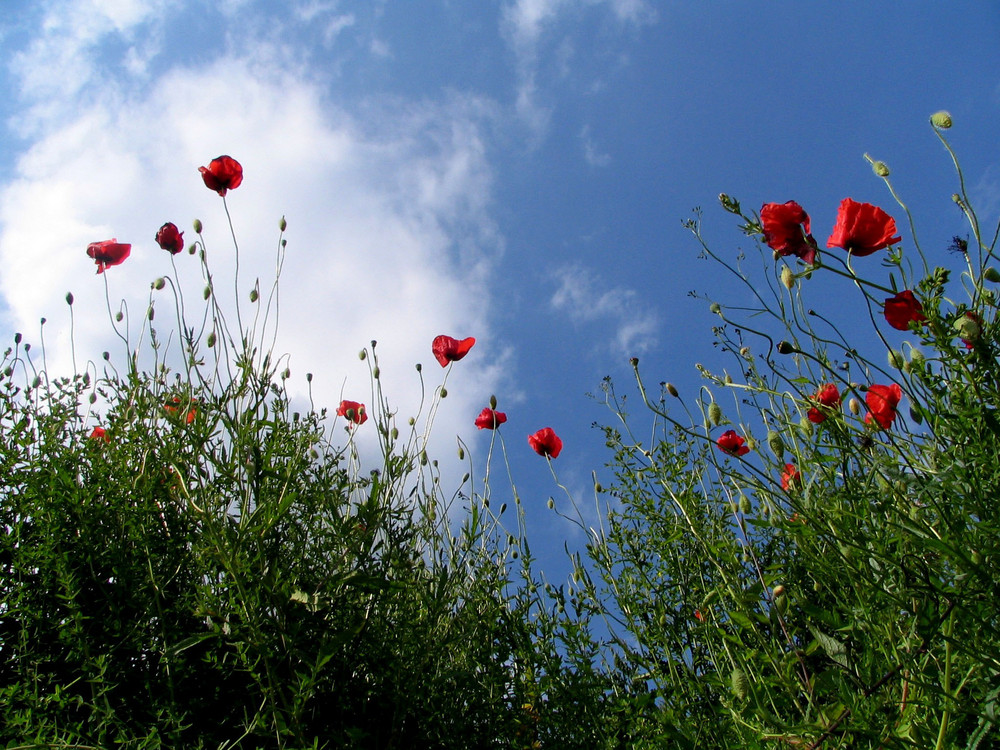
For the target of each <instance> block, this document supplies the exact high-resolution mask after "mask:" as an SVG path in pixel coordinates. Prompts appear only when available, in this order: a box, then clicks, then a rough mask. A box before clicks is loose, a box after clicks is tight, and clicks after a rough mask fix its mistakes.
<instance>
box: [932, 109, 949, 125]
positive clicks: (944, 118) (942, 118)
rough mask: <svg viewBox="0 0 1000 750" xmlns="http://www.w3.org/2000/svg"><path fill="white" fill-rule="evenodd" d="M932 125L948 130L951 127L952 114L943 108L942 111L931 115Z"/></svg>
mask: <svg viewBox="0 0 1000 750" xmlns="http://www.w3.org/2000/svg"><path fill="white" fill-rule="evenodd" d="M931 125H933V126H934V127H936V128H939V129H941V130H947V129H948V128H950V127H951V115H950V114H949V113H948V112H945V111H944V110H943V109H942V110H941V111H940V112H935V113H934V114H933V115H931Z"/></svg>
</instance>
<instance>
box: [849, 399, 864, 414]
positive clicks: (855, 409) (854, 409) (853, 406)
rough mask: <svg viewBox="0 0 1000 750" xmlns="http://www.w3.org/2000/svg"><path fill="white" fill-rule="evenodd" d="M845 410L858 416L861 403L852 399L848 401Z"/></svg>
mask: <svg viewBox="0 0 1000 750" xmlns="http://www.w3.org/2000/svg"><path fill="white" fill-rule="evenodd" d="M847 408H848V409H850V410H851V414H854V415H855V416H857V415H858V414H860V413H861V402H860V401H858V400H857V399H856V398H852V399H851V400H850V401H848V402H847Z"/></svg>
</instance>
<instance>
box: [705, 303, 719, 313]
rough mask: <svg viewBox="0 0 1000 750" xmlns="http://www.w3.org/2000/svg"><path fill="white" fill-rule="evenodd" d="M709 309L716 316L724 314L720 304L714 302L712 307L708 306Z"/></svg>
mask: <svg viewBox="0 0 1000 750" xmlns="http://www.w3.org/2000/svg"><path fill="white" fill-rule="evenodd" d="M708 309H709V310H711V311H712V312H714V313H715V314H716V315H721V314H722V307H721V306H720V305H719V303H718V302H713V303H712V304H711V305H709V306H708Z"/></svg>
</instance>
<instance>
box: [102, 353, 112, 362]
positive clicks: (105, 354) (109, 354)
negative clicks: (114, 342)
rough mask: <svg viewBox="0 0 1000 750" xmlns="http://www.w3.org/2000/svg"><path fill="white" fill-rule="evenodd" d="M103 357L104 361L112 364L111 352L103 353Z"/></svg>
mask: <svg viewBox="0 0 1000 750" xmlns="http://www.w3.org/2000/svg"><path fill="white" fill-rule="evenodd" d="M101 357H102V358H103V359H104V361H105V362H110V361H111V352H103V353H102V354H101Z"/></svg>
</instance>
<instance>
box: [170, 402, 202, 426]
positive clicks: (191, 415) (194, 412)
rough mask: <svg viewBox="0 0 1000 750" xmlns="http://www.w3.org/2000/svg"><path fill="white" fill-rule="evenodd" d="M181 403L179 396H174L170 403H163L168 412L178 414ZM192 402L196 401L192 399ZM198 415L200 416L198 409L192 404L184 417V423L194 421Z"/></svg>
mask: <svg viewBox="0 0 1000 750" xmlns="http://www.w3.org/2000/svg"><path fill="white" fill-rule="evenodd" d="M180 403H181V400H180V398H179V397H178V396H174V398H173V400H172V401H171V402H170V403H169V404H164V405H163V410H164V411H165V412H166V413H167V414H176V413H177V409H178V407H179V406H180ZM191 403H192V404H193V403H194V402H193V401H192V402H191ZM197 416H198V409H197V408H196V407H195V406H192V407H191V408H190V409H188V413H187V415H186V416H185V417H184V423H185V424H191V423H192V422H193V421H194V419H195V417H197Z"/></svg>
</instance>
